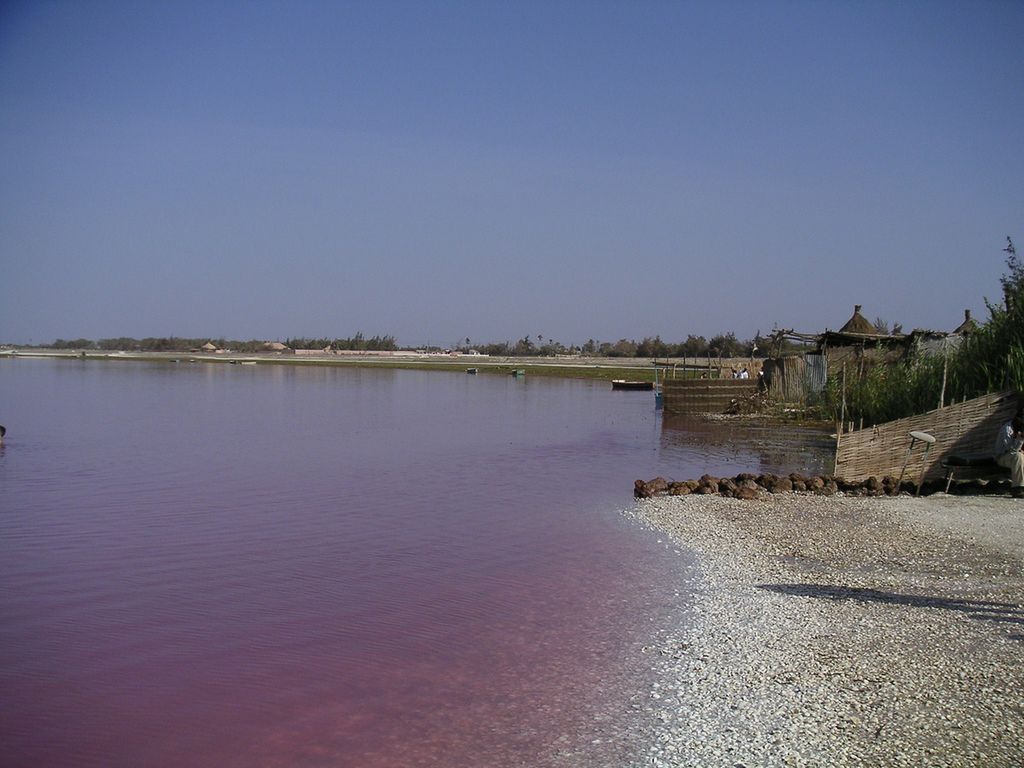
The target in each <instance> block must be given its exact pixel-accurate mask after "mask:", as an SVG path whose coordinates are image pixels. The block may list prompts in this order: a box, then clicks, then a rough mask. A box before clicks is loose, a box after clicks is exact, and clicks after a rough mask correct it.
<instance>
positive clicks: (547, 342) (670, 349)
mask: <svg viewBox="0 0 1024 768" xmlns="http://www.w3.org/2000/svg"><path fill="white" fill-rule="evenodd" d="M534 339H536V341H534ZM782 344H783V349H782V350H781V351H782V352H791V351H798V350H802V349H803V347H802V346H801V345H799V344H795V343H794V342H791V341H784V342H782ZM768 346H769V341H768V339H767V338H765V337H762V336H761V334H760V332H758V333H757V335H756V336H755V337H754V338H753V339H748V340H740V339H737V338H736V334H734V333H720V334H718V335H717V336H712V337H711V338H710V339H706V338H705V337H703V336H695V335H693V334H690V335H689V336H687V337H686V340H685V341H680V342H674V343H673V342H666V341H663V340H662V338H661V336H653V337H652V336H645V337H644V338H643V339H641V340H640V341H636V340H635V339H619V340H618V341H615V342H611V341H595V340H594V339H587V341H586V343H584V344H582V345H579V346H577V345H571V346H568V347H566V346H565V345H563V344H561V343H560V342H558V341H555V340H554V339H545V338H544V337H543V336H542V335H540V334H538V335H537V336H535V337H533V338H531V337H530V336H524V337H523V338H521V339H519V340H517V341H515V342H508V341H505V342H499V343H494V344H480V345H477V346H474V347H471V346H470V343H469V339H466V344H465V345H462V344H459V345H458V346H457V347H456V349H459V350H460V351H464V352H465V351H469V349H471V348H472V349H476V350H477V351H478V352H481V353H483V354H487V355H495V356H506V357H532V356H538V357H545V356H546V357H551V356H554V355H586V356H588V357H666V358H668V357H709V356H710V357H765V356H766V355H767V354H768V352H769V350H768ZM772 346H773V349H772V351H773V352H776V351H778V350H779V347H778V343H776V342H772Z"/></svg>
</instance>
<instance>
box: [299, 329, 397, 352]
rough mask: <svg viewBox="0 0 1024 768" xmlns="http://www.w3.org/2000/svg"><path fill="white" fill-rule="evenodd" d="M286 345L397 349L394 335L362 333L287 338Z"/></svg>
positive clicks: (366, 349)
mask: <svg viewBox="0 0 1024 768" xmlns="http://www.w3.org/2000/svg"><path fill="white" fill-rule="evenodd" d="M284 344H285V346H286V347H291V348H292V349H327V347H330V348H331V349H345V350H354V351H358V352H388V351H394V350H396V349H398V343H397V342H396V341H395V337H394V336H371V337H370V338H368V339H367V338H365V337H364V336H363V334H362V333H357V334H356V335H355V336H352V337H351V338H348V339H328V338H322V339H287V340H286V341H285V342H284Z"/></svg>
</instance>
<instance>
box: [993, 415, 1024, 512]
mask: <svg viewBox="0 0 1024 768" xmlns="http://www.w3.org/2000/svg"><path fill="white" fill-rule="evenodd" d="M996 463H997V464H998V465H999V466H1001V467H1006V468H1007V469H1008V470H1010V493H1012V494H1013V497H1014V498H1016V499H1021V498H1024V408H1018V409H1017V415H1016V416H1014V417H1013V419H1011V420H1010V421H1008V422H1006V423H1005V424H1003V426H1001V427H1000V428H999V433H998V434H997V435H996Z"/></svg>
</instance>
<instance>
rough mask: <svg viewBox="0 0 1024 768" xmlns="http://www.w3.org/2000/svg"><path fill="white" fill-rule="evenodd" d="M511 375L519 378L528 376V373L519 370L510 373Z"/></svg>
mask: <svg viewBox="0 0 1024 768" xmlns="http://www.w3.org/2000/svg"><path fill="white" fill-rule="evenodd" d="M509 373H511V374H512V375H513V376H515V377H517V378H518V377H519V376H525V375H526V371H525V370H524V369H522V368H520V369H518V370H515V371H509Z"/></svg>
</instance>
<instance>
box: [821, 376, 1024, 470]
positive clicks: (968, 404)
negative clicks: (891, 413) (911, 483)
mask: <svg viewBox="0 0 1024 768" xmlns="http://www.w3.org/2000/svg"><path fill="white" fill-rule="evenodd" d="M1020 397H1021V396H1020V394H1019V393H1017V392H1013V391H1006V392H998V393H994V394H988V395H984V396H983V397H978V398H975V399H973V400H966V401H964V402H962V403H955V404H953V405H947V406H946V407H945V408H939V409H937V410H934V411H929V412H928V413H923V414H921V415H920V416H909V417H907V418H903V419H897V420H896V421H889V422H886V423H885V424H879V425H877V426H874V427H868V428H865V429H861V430H857V431H855V432H847V433H844V434H842V435H840V436H839V444H838V446H837V449H836V468H835V474H836V476H837V477H843V478H845V479H847V480H854V481H855V480H864V479H865V478H868V477H871V476H872V475H874V476H875V477H879V478H880V477H884V476H885V475H899V474H900V470H902V468H903V462H904V461H905V460H906V458H907V449H908V448H909V447H910V432H911V431H912V430H914V431H920V432H927V433H928V434H930V435H931V436H932V437H934V438H935V444H934V445H933V446H932V447H931V449H930V450H929V451H928V466H927V467H924V466H923V464H924V449H925V444H924V443H921V442H917V443H916V444H915V445H914V449H913V452H912V454H911V456H910V461H909V463H908V464H907V470H906V475H905V477H907V478H911V479H915V480H916V479H917V478H918V477H920V476H921V470H922V469H925V475H924V476H925V479H937V478H941V477H943V476H944V474H945V473H944V471H943V469H942V459H943V458H944V457H945V456H946V455H948V454H950V453H987V452H989V451H991V450H992V447H993V444H994V443H995V437H996V431H997V430H998V429H999V427H1000V425H1002V424H1005V423H1006V422H1007V421H1009V420H1010V419H1011V418H1012V417H1013V414H1014V412H1015V411H1016V410H1017V407H1018V403H1019V402H1020Z"/></svg>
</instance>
